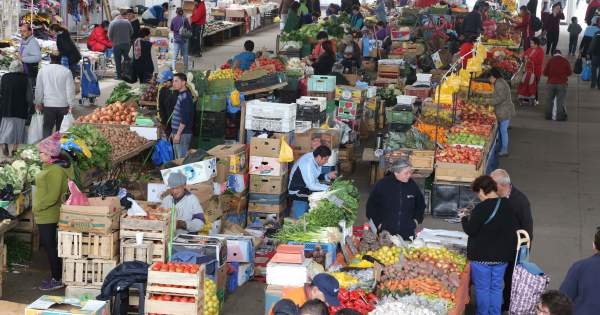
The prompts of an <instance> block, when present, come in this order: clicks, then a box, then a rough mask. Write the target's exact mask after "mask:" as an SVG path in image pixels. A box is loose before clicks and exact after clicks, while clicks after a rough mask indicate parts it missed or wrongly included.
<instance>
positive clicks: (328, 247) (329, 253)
mask: <svg viewBox="0 0 600 315" xmlns="http://www.w3.org/2000/svg"><path fill="white" fill-rule="evenodd" d="M288 244H290V245H304V252H305V253H306V252H313V251H314V250H315V248H316V247H317V245H319V246H321V249H322V250H324V251H325V252H326V254H325V268H329V266H331V265H333V262H334V261H335V258H336V257H337V244H334V243H315V242H288Z"/></svg>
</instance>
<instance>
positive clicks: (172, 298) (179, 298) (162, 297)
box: [150, 294, 196, 303]
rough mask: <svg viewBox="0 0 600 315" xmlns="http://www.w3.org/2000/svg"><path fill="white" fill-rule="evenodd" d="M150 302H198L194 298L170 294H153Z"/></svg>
mask: <svg viewBox="0 0 600 315" xmlns="http://www.w3.org/2000/svg"><path fill="white" fill-rule="evenodd" d="M150 300H154V301H168V302H183V303H194V302H196V298H194V297H187V296H179V295H170V294H153V295H152V296H150Z"/></svg>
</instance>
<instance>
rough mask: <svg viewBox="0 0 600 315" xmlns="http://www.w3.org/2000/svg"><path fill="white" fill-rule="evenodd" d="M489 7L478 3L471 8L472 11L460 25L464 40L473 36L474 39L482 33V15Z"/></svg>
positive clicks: (484, 3)
mask: <svg viewBox="0 0 600 315" xmlns="http://www.w3.org/2000/svg"><path fill="white" fill-rule="evenodd" d="M489 8H490V5H489V4H488V3H487V2H479V3H477V4H475V6H474V7H473V11H471V12H469V14H467V16H465V19H464V20H463V24H462V35H463V37H464V38H469V37H470V36H474V37H475V38H477V37H479V35H481V32H483V14H484V13H485V12H487V10H488V9H489Z"/></svg>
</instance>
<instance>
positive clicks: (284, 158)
mask: <svg viewBox="0 0 600 315" xmlns="http://www.w3.org/2000/svg"><path fill="white" fill-rule="evenodd" d="M293 161H294V150H293V149H292V147H290V145H289V144H288V143H287V142H286V141H285V138H281V149H279V162H281V163H288V162H293Z"/></svg>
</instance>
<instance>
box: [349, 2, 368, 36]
mask: <svg viewBox="0 0 600 315" xmlns="http://www.w3.org/2000/svg"><path fill="white" fill-rule="evenodd" d="M363 26H365V18H364V17H363V15H362V13H360V6H359V5H355V6H353V7H352V16H351V17H350V27H352V28H353V29H354V30H359V31H360V30H362V28H363Z"/></svg>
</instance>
